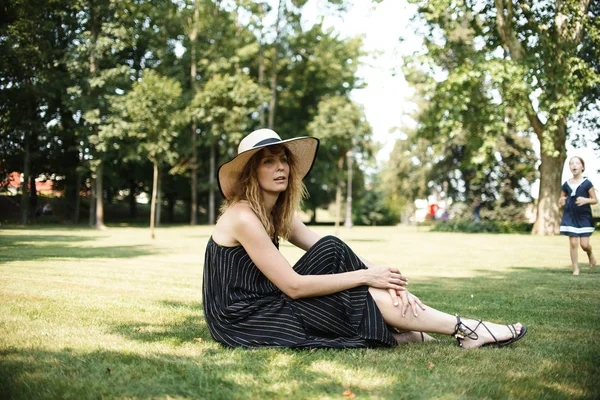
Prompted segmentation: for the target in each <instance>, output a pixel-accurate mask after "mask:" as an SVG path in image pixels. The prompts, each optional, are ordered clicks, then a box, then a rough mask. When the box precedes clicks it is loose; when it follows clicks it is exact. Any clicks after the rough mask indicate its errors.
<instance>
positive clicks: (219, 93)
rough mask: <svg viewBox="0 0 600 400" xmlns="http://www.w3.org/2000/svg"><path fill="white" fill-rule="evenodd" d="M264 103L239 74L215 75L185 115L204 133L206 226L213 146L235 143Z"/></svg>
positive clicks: (214, 157) (255, 88)
mask: <svg viewBox="0 0 600 400" xmlns="http://www.w3.org/2000/svg"><path fill="white" fill-rule="evenodd" d="M265 99H266V93H265V92H264V91H263V90H262V89H261V88H260V87H259V86H258V85H257V84H256V83H254V82H253V81H252V79H250V77H249V76H248V75H246V74H244V73H242V72H238V73H237V74H235V75H219V74H217V75H215V76H213V77H212V78H211V79H210V80H209V81H208V82H207V83H206V84H205V85H204V87H203V88H202V90H201V91H199V92H198V93H197V94H196V96H195V97H194V99H193V100H192V102H191V104H190V106H189V107H188V109H187V110H186V112H185V114H186V115H188V116H189V117H190V119H191V120H192V122H196V123H198V124H199V125H200V126H201V127H202V129H203V131H204V143H205V144H206V145H207V146H209V147H210V149H211V150H210V160H209V163H210V175H209V191H210V193H209V196H210V198H211V199H213V200H211V201H210V203H209V221H208V223H209V224H214V223H215V210H214V204H215V203H214V195H215V193H214V190H215V186H216V185H215V176H216V173H215V172H216V163H217V153H216V151H217V146H218V144H219V142H220V141H223V140H224V141H225V142H226V144H229V145H231V144H232V143H238V142H239V141H240V140H241V138H242V137H243V136H244V133H245V132H247V131H248V128H249V127H250V126H251V125H252V120H251V118H250V116H251V114H252V113H253V112H255V111H256V110H257V108H258V106H259V105H260V104H262V103H263V102H264V101H265Z"/></svg>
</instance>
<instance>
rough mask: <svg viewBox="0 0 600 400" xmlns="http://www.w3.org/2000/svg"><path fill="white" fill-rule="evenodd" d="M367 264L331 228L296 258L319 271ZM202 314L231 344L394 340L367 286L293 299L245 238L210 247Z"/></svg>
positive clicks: (337, 344)
mask: <svg viewBox="0 0 600 400" xmlns="http://www.w3.org/2000/svg"><path fill="white" fill-rule="evenodd" d="M362 268H365V266H364V264H363V263H362V262H361V261H360V259H359V258H358V257H357V256H356V255H355V254H354V253H353V252H352V250H351V249H350V248H349V247H348V246H347V245H346V244H345V243H344V242H342V241H341V240H339V239H338V238H336V237H334V236H326V237H324V238H323V239H321V240H319V241H318V242H317V243H316V244H315V245H314V246H313V247H312V248H311V249H310V250H309V251H308V252H306V254H304V256H303V257H302V258H301V259H300V260H299V261H298V262H297V263H296V265H294V270H295V271H296V272H298V273H299V274H303V275H307V274H314V275H321V274H335V273H342V272H346V271H354V270H357V269H362ZM203 307H204V315H205V318H206V321H207V324H208V327H209V329H210V333H211V335H212V336H213V338H214V339H215V340H216V341H218V342H220V343H222V344H224V345H227V346H232V347H236V346H241V347H294V348H316V347H334V348H355V347H375V346H391V345H394V344H395V343H396V342H395V340H394V339H393V337H392V335H391V333H390V331H389V330H388V327H387V325H386V323H385V321H384V320H383V317H382V316H381V313H380V312H379V309H378V308H377V306H376V305H375V302H374V301H373V299H372V298H371V295H370V294H369V292H368V287H366V286H360V287H356V288H353V289H350V290H345V291H343V292H339V293H335V294H332V295H328V296H320V297H312V298H304V299H299V300H292V299H290V298H289V297H287V296H286V295H285V294H284V293H283V292H281V291H280V290H279V289H278V288H277V287H276V286H275V285H273V283H271V282H270V281H269V280H268V279H267V278H266V277H265V276H264V275H263V274H262V272H260V270H259V269H258V268H257V267H256V265H254V263H253V262H252V260H251V259H250V257H249V256H248V254H247V253H246V251H245V250H244V248H243V247H242V246H238V247H224V246H220V245H218V244H216V243H215V242H214V241H213V240H212V238H211V239H210V240H209V242H208V245H207V247H206V255H205V261H204V287H203Z"/></svg>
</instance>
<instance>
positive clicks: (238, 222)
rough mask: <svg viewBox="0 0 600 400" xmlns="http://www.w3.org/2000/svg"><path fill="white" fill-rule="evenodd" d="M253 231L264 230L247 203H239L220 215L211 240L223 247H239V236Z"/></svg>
mask: <svg viewBox="0 0 600 400" xmlns="http://www.w3.org/2000/svg"><path fill="white" fill-rule="evenodd" d="M253 229H264V228H263V227H262V224H261V222H260V220H259V219H258V217H257V216H256V214H255V213H254V211H252V209H251V208H250V206H249V205H248V203H246V202H245V201H241V202H239V203H236V204H233V205H232V206H231V207H229V208H228V209H227V210H225V212H224V213H223V215H221V217H220V218H219V220H218V221H217V225H216V226H215V230H214V232H213V240H214V241H215V242H217V243H218V244H220V245H223V246H239V245H240V244H241V243H240V236H241V235H243V234H244V232H247V231H252V230H253Z"/></svg>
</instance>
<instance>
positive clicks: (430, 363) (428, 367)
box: [427, 361, 435, 370]
mask: <svg viewBox="0 0 600 400" xmlns="http://www.w3.org/2000/svg"><path fill="white" fill-rule="evenodd" d="M434 366H435V364H434V363H432V362H431V361H429V362H427V369H429V370H432V369H433V367H434Z"/></svg>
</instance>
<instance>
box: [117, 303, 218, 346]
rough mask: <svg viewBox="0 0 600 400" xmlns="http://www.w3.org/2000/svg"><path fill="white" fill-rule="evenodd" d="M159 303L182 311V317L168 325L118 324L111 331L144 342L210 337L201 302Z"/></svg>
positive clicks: (166, 341) (170, 309) (176, 341)
mask: <svg viewBox="0 0 600 400" xmlns="http://www.w3.org/2000/svg"><path fill="white" fill-rule="evenodd" d="M160 304H161V306H162V307H163V308H165V309H166V310H169V311H173V312H178V313H183V314H184V315H185V317H184V319H183V320H182V321H181V322H179V323H177V324H169V325H165V324H163V323H159V322H158V323H151V322H146V323H139V322H133V323H129V324H120V325H116V326H115V327H114V328H113V333H116V334H119V335H121V336H124V337H126V338H127V339H130V340H135V341H140V342H146V343H151V342H160V343H171V344H182V343H189V342H191V341H192V340H194V338H203V340H204V339H206V338H210V333H209V331H208V326H207V325H206V321H205V320H204V312H203V310H202V304H201V303H184V302H176V301H162V302H160Z"/></svg>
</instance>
